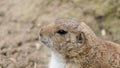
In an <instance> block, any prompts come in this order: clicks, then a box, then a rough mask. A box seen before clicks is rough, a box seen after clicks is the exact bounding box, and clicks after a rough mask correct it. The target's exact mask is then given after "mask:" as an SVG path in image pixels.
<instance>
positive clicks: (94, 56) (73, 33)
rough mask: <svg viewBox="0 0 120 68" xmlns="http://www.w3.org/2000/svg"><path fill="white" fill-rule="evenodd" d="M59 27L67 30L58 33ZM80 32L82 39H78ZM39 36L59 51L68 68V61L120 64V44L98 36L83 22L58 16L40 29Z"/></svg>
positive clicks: (116, 67) (86, 65)
mask: <svg viewBox="0 0 120 68" xmlns="http://www.w3.org/2000/svg"><path fill="white" fill-rule="evenodd" d="M60 29H63V30H65V31H67V34H65V35H59V34H58V33H57V31H58V30H60ZM81 34H82V36H83V37H82V40H80V41H82V43H80V42H78V41H79V40H78V39H77V37H78V36H80V37H81ZM40 37H41V41H42V42H43V43H44V44H45V45H47V46H48V47H49V48H50V49H51V51H54V52H55V53H57V54H59V55H60V57H61V58H62V59H63V60H64V61H65V63H66V65H67V66H68V67H67V68H70V67H69V65H72V66H77V67H78V68H120V46H119V45H118V44H115V43H113V42H109V41H105V40H101V39H99V38H98V37H97V36H96V35H95V34H94V32H93V31H92V30H91V29H90V28H89V27H88V26H87V25H86V24H85V23H84V22H77V21H74V20H71V19H59V20H56V22H55V23H54V24H50V25H48V26H45V27H43V28H42V29H41V31H40ZM74 68H75V67H74Z"/></svg>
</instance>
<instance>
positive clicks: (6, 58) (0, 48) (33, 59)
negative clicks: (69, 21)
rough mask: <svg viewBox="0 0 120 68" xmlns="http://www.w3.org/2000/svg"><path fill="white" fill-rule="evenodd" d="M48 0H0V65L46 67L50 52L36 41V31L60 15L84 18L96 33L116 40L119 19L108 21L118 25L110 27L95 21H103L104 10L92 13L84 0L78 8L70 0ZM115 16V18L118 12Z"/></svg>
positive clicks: (6, 66) (5, 67)
mask: <svg viewBox="0 0 120 68" xmlns="http://www.w3.org/2000/svg"><path fill="white" fill-rule="evenodd" d="M51 1H52V0H48V1H45V0H0V68H47V66H48V61H49V58H50V52H49V49H48V48H46V47H45V46H43V45H42V44H41V43H39V41H38V36H39V35H38V33H39V30H40V27H41V26H43V25H47V24H49V23H53V22H54V20H55V19H57V18H59V17H61V16H63V17H69V18H71V17H72V18H77V19H82V20H85V21H86V22H88V23H87V24H88V25H90V26H91V28H92V29H93V30H94V31H95V32H96V33H97V35H98V36H100V37H103V38H105V39H109V40H112V41H114V42H117V43H120V41H119V40H120V37H119V34H120V28H119V26H120V22H119V20H120V19H117V21H115V22H114V23H113V22H112V24H111V25H113V24H114V25H115V24H116V26H115V27H118V29H114V27H113V28H112V27H111V26H107V25H103V23H102V24H98V22H100V23H101V21H102V22H103V21H106V20H103V18H104V15H105V13H103V14H100V13H96V15H94V14H93V13H92V11H89V9H90V8H94V7H93V6H92V5H91V4H92V3H90V4H89V5H90V6H89V7H90V8H89V7H88V6H87V4H88V3H85V4H81V7H79V5H78V4H77V2H73V1H70V2H69V1H68V0H65V2H64V1H63V0H61V1H60V2H59V1H56V0H53V2H51ZM76 1H78V0H76ZM106 1H107V0H106ZM73 5H74V6H73ZM76 6H78V7H76ZM79 8H81V9H82V10H81V9H79ZM73 9H74V10H73ZM87 11H89V12H87ZM96 12H97V11H96ZM98 12H100V11H98ZM106 13H107V11H106ZM102 15H103V16H102ZM117 16H118V18H119V14H117ZM108 18H109V17H108ZM115 20H116V19H115ZM104 27H106V28H104ZM107 27H108V28H110V29H108V28H107ZM106 29H108V30H106ZM112 30H113V31H112ZM102 33H103V36H102V35H101V34H102ZM106 33H107V35H106Z"/></svg>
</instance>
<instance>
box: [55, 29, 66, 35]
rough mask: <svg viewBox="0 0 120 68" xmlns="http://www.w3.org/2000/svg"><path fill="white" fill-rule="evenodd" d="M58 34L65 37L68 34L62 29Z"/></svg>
mask: <svg viewBox="0 0 120 68" xmlns="http://www.w3.org/2000/svg"><path fill="white" fill-rule="evenodd" d="M57 33H58V34H60V35H64V34H66V33H67V31H65V30H63V29H60V30H58V31H57Z"/></svg>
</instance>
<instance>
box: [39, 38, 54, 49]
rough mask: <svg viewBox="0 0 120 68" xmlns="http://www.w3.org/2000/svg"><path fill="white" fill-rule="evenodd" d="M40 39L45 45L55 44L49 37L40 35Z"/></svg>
mask: <svg viewBox="0 0 120 68" xmlns="http://www.w3.org/2000/svg"><path fill="white" fill-rule="evenodd" d="M39 40H40V42H41V43H43V44H44V45H46V46H48V47H50V46H53V43H52V41H51V40H50V39H49V38H47V37H39Z"/></svg>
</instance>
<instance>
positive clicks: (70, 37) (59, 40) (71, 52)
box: [39, 19, 96, 57]
mask: <svg viewBox="0 0 120 68" xmlns="http://www.w3.org/2000/svg"><path fill="white" fill-rule="evenodd" d="M90 34H92V35H90ZM39 35H40V41H41V42H42V43H44V44H45V45H46V46H48V47H49V48H50V49H51V50H52V51H55V52H57V53H58V54H60V55H62V56H64V57H66V56H71V57H73V56H76V55H77V54H79V51H80V50H81V48H83V47H84V48H85V45H86V43H87V42H88V41H89V37H92V36H93V38H94V33H93V32H92V31H91V30H90V29H89V27H88V26H87V25H86V24H85V23H84V22H78V21H75V20H72V19H58V20H56V21H55V23H54V24H50V25H47V26H44V27H43V28H41V31H40V34H39ZM87 35H88V36H87ZM89 35H90V36H89ZM95 37H96V36H95Z"/></svg>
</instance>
